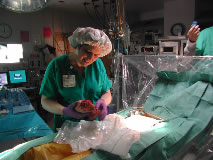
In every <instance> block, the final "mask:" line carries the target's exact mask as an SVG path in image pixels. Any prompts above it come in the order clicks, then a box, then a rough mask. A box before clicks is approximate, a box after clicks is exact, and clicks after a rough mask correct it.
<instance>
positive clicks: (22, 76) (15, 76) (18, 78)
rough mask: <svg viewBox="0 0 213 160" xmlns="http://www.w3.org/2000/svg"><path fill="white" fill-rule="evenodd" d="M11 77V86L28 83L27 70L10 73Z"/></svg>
mask: <svg viewBox="0 0 213 160" xmlns="http://www.w3.org/2000/svg"><path fill="white" fill-rule="evenodd" d="M9 76H10V84H15V83H26V82H27V77H26V72H25V70H14V71H9Z"/></svg>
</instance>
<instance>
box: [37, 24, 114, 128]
mask: <svg viewBox="0 0 213 160" xmlns="http://www.w3.org/2000/svg"><path fill="white" fill-rule="evenodd" d="M68 40H69V43H70V45H71V46H72V48H74V49H75V50H74V51H73V52H72V53H69V54H66V55H63V56H60V57H56V58H54V59H53V60H52V61H51V62H50V63H49V65H48V67H47V69H46V72H45V75H44V78H43V80H42V84H41V88H40V95H41V104H42V107H43V108H44V109H45V110H47V111H49V112H51V113H54V122H55V123H54V124H55V127H54V128H55V130H56V128H60V127H61V125H62V124H63V122H64V121H65V120H68V119H69V120H71V121H76V122H78V121H80V120H82V119H84V120H88V114H87V113H79V112H77V111H76V110H75V107H76V105H77V104H78V102H79V101H80V100H91V101H92V103H93V104H94V105H95V107H96V108H97V109H99V110H100V116H99V117H98V119H99V120H104V118H105V116H106V115H107V113H108V111H107V106H108V105H109V104H110V103H111V100H112V96H111V92H110V88H111V86H112V84H111V82H110V81H109V79H108V77H107V74H106V70H105V67H104V64H103V62H102V61H101V59H100V58H99V57H103V56H105V55H107V54H109V53H110V52H111V50H112V43H111V41H110V39H109V38H108V36H107V35H106V34H105V33H104V32H103V31H101V30H99V29H95V28H91V27H86V28H77V29H76V30H75V31H74V32H73V34H72V35H71V36H70V37H69V38H68Z"/></svg>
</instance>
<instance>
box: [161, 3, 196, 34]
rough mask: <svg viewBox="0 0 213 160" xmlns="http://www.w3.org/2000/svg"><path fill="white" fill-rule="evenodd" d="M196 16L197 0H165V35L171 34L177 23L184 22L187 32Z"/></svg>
mask: <svg viewBox="0 0 213 160" xmlns="http://www.w3.org/2000/svg"><path fill="white" fill-rule="evenodd" d="M194 16H195V0H164V36H169V35H171V33H170V29H171V27H172V25H173V24H175V23H183V24H184V25H185V26H186V33H187V31H188V30H189V28H190V26H191V23H192V21H193V20H194Z"/></svg>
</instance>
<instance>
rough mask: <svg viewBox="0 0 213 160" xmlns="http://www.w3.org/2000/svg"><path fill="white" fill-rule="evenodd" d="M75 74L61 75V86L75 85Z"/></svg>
mask: <svg viewBox="0 0 213 160" xmlns="http://www.w3.org/2000/svg"><path fill="white" fill-rule="evenodd" d="M75 85H76V83H75V75H63V87H66V88H68V87H75Z"/></svg>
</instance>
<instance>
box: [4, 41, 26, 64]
mask: <svg viewBox="0 0 213 160" xmlns="http://www.w3.org/2000/svg"><path fill="white" fill-rule="evenodd" d="M20 58H23V47H22V44H6V45H5V44H0V63H17V62H20Z"/></svg>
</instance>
